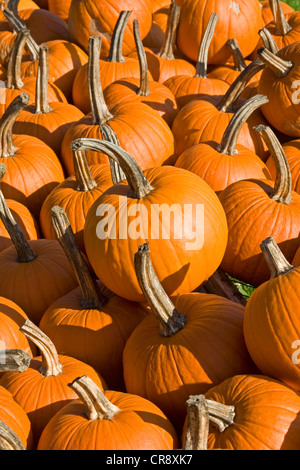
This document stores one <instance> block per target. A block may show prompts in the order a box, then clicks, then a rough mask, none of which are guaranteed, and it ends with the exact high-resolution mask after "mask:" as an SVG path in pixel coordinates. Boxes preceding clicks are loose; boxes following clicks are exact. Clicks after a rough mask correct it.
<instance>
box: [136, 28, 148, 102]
mask: <svg viewBox="0 0 300 470" xmlns="http://www.w3.org/2000/svg"><path fill="white" fill-rule="evenodd" d="M133 33H134V39H135V44H136V48H137V54H138V59H139V64H140V88H139V91H138V93H137V94H138V96H149V95H150V88H149V73H148V62H147V56H146V54H145V49H144V46H143V43H142V40H141V36H140V31H139V22H138V20H134V22H133Z"/></svg>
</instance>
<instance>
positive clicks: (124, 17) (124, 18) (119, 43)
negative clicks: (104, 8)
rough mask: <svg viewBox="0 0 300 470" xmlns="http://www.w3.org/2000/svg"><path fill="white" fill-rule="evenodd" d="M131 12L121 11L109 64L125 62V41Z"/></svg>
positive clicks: (112, 40)
mask: <svg viewBox="0 0 300 470" xmlns="http://www.w3.org/2000/svg"><path fill="white" fill-rule="evenodd" d="M130 15H131V11H121V13H120V15H119V18H118V21H117V23H116V26H115V28H114V31H113V35H112V39H111V44H110V50H109V57H108V62H125V59H124V57H123V39H124V34H125V29H126V26H127V23H128V19H129V16H130Z"/></svg>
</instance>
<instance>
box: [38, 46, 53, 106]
mask: <svg viewBox="0 0 300 470" xmlns="http://www.w3.org/2000/svg"><path fill="white" fill-rule="evenodd" d="M48 78H49V49H48V46H40V48H39V66H38V73H37V78H36V89H35V112H36V114H47V113H51V111H52V109H51V107H50V104H49V100H48Z"/></svg>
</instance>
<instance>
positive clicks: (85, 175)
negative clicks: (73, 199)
mask: <svg viewBox="0 0 300 470" xmlns="http://www.w3.org/2000/svg"><path fill="white" fill-rule="evenodd" d="M73 164H74V169H75V178H76V181H77V183H78V187H77V191H83V192H87V191H92V190H93V189H94V188H96V187H97V183H96V181H95V180H94V178H93V176H92V173H91V171H90V168H89V165H88V162H87V159H86V154H85V151H84V150H75V151H74V152H73Z"/></svg>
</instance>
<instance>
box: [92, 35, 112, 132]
mask: <svg viewBox="0 0 300 470" xmlns="http://www.w3.org/2000/svg"><path fill="white" fill-rule="evenodd" d="M101 44H102V38H101V36H91V37H90V40H89V62H88V83H89V95H90V102H91V108H92V115H93V120H94V122H93V123H94V125H95V126H96V125H98V126H101V125H103V124H105V123H106V122H107V121H109V120H110V119H112V118H113V115H112V114H111V113H110V112H109V110H108V107H107V106H106V103H105V100H104V96H103V90H102V85H101V76H100V51H101Z"/></svg>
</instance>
